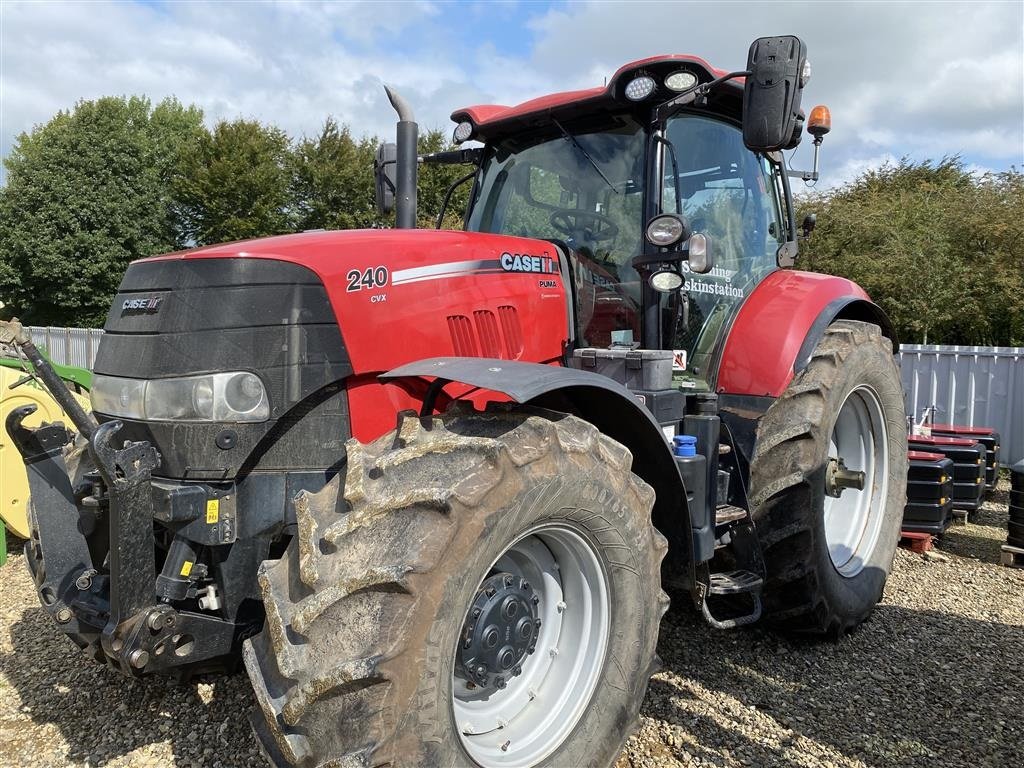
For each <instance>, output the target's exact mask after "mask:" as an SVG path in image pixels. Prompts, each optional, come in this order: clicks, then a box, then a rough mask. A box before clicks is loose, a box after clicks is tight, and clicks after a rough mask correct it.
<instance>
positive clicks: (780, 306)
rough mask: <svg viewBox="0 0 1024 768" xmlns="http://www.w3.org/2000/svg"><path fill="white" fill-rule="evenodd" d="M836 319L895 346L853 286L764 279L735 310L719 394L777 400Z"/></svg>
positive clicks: (879, 314)
mask: <svg viewBox="0 0 1024 768" xmlns="http://www.w3.org/2000/svg"><path fill="white" fill-rule="evenodd" d="M835 320H863V321H865V322H869V323H875V324H876V325H879V326H880V327H881V328H882V333H884V334H885V335H886V336H888V337H889V339H890V340H891V341H892V342H893V346H894V351H895V350H896V349H898V347H897V346H896V338H895V333H894V331H893V327H892V324H891V323H890V322H889V319H888V317H886V315H885V313H884V312H883V311H882V310H881V308H879V307H878V306H877V305H875V304H874V303H872V301H871V299H870V297H869V296H868V295H867V293H865V292H864V289H863V288H861V287H860V286H859V285H857V284H856V283H854V282H852V281H850V280H846V279H845V278H842V277H834V276H832V275H820V274H817V273H813V272H798V271H796V270H788V269H787V270H779V271H777V272H773V273H771V274H770V275H768V276H767V277H766V278H765V279H764V280H763V281H761V283H760V284H759V285H758V286H757V287H756V288H755V289H754V290H753V292H752V293H751V294H750V296H749V297H748V298H747V300H746V301H745V302H744V303H743V306H742V307H740V310H739V313H738V314H737V316H736V319H735V320H734V321H733V324H732V328H731V329H730V331H729V336H728V338H727V339H726V342H725V347H724V349H723V351H722V359H721V363H720V364H719V368H718V380H717V384H716V388H717V390H718V391H719V392H720V393H728V394H733V395H753V396H757V397H778V396H779V395H781V394H782V393H783V391H785V389H786V387H787V386H789V382H790V381H792V379H793V377H794V376H795V375H796V374H797V373H799V372H800V371H801V370H803V368H804V367H806V366H807V363H808V362H809V361H810V356H811V353H812V352H813V351H814V347H815V346H816V345H817V343H818V341H819V340H820V339H821V336H822V334H823V333H824V332H825V328H826V327H828V325H829V324H831V323H832V322H834V321H835Z"/></svg>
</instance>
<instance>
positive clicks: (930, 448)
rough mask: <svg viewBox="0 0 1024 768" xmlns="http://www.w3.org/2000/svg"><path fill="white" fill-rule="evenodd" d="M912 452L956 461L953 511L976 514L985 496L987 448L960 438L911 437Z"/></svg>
mask: <svg viewBox="0 0 1024 768" xmlns="http://www.w3.org/2000/svg"><path fill="white" fill-rule="evenodd" d="M908 446H909V448H910V450H912V451H925V452H929V453H941V454H942V455H943V456H945V457H946V458H947V459H952V461H953V508H954V509H960V510H966V511H973V510H976V509H977V508H978V507H980V506H981V499H982V496H984V494H985V458H986V451H985V446H984V445H983V444H982V443H979V442H978V441H977V440H971V439H969V438H958V437H937V436H934V435H933V436H932V437H924V436H922V435H911V436H910V437H909V438H908Z"/></svg>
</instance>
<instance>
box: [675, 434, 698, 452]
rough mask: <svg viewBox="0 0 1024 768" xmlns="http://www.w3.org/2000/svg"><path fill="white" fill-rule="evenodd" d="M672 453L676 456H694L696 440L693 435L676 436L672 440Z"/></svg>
mask: <svg viewBox="0 0 1024 768" xmlns="http://www.w3.org/2000/svg"><path fill="white" fill-rule="evenodd" d="M672 453H674V454H675V455H676V456H696V455H697V438H696V437H694V436H693V435H676V436H675V437H673V438H672Z"/></svg>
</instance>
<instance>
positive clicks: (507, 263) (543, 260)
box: [501, 251, 558, 275]
mask: <svg viewBox="0 0 1024 768" xmlns="http://www.w3.org/2000/svg"><path fill="white" fill-rule="evenodd" d="M501 268H502V269H504V270H505V271H506V272H535V273H539V274H542V275H553V274H555V273H556V272H558V262H556V261H555V260H554V259H552V258H551V257H550V256H547V255H545V256H530V255H529V254H526V253H509V252H508V251H505V253H503V254H501Z"/></svg>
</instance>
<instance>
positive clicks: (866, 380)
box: [750, 320, 907, 636]
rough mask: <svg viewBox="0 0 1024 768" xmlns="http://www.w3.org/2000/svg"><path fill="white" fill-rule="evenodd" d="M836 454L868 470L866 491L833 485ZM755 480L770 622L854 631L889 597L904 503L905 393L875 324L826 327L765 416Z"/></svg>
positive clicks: (852, 467)
mask: <svg viewBox="0 0 1024 768" xmlns="http://www.w3.org/2000/svg"><path fill="white" fill-rule="evenodd" d="M837 459H842V460H843V464H844V467H842V468H843V469H845V470H848V471H850V472H852V473H854V474H857V473H863V478H862V479H863V482H864V488H863V489H862V490H858V489H857V488H856V487H845V488H842V487H838V488H837V487H836V480H835V478H836V470H837V469H838V468H840V467H839V465H838V462H837V461H836V460H837ZM830 465H831V466H830ZM750 474H751V480H750V485H751V513H752V517H753V520H754V523H755V526H756V528H757V533H758V538H759V539H760V542H761V549H762V552H763V555H764V562H765V570H766V580H765V587H764V606H765V616H766V619H767V621H768V622H769V623H771V624H774V625H775V626H777V627H779V628H781V629H784V630H788V631H794V632H803V633H811V634H823V635H831V636H840V635H842V634H845V633H846V632H849V631H850V630H852V629H853V628H855V627H856V626H857V625H858V624H860V623H861V622H863V621H864V620H865V619H866V618H867V617H868V615H869V614H870V613H871V611H872V610H873V609H874V607H875V605H876V604H877V603H878V601H879V600H881V597H882V589H883V588H884V586H885V581H886V578H887V577H888V575H889V571H890V569H891V567H892V561H893V556H894V554H895V551H896V545H897V543H898V540H899V531H900V524H901V521H902V519H903V507H904V506H905V504H906V478H907V435H906V416H905V412H904V402H903V391H902V385H901V381H900V374H899V370H898V369H897V367H896V364H895V361H894V359H893V356H892V347H891V344H890V342H889V340H888V339H886V338H885V337H884V336H882V333H881V330H880V329H879V328H878V326H875V325H871V324H869V323H862V322H856V321H851V320H841V321H838V322H836V323H834V324H833V325H831V326H829V327H828V328H827V329H826V330H825V333H824V336H823V337H822V339H821V341H820V342H819V343H818V345H817V347H816V348H815V350H814V353H813V355H812V357H811V361H810V363H809V365H808V366H807V368H805V369H804V370H803V371H802V372H801V373H800V374H798V375H797V376H796V377H794V379H793V381H792V382H791V383H790V385H789V387H788V388H787V389H786V391H785V392H784V393H783V394H782V396H781V397H780V398H779V399H778V400H776V401H775V403H773V404H772V406H771V407H770V408H769V409H768V411H767V413H765V415H764V417H763V418H762V419H761V423H760V424H759V426H758V433H757V443H756V445H755V448H754V458H753V461H752V462H751V470H750ZM826 489H830V490H831V491H832V492H833V493H836V492H838V493H839V495H838V497H834V496H832V495H829V494H827V492H826Z"/></svg>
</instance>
